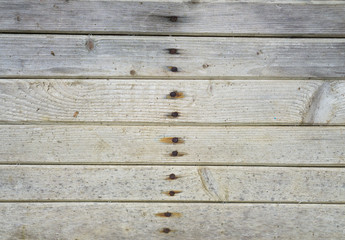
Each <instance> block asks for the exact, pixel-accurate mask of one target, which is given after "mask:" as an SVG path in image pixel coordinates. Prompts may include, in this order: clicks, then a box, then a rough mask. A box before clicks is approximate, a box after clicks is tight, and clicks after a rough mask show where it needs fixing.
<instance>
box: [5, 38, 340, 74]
mask: <svg viewBox="0 0 345 240" xmlns="http://www.w3.org/2000/svg"><path fill="white" fill-rule="evenodd" d="M0 49H1V51H0V77H6V78H7V77H43V78H44V77H65V78H67V77H101V78H107V77H113V78H116V77H137V78H143V77H144V78H152V77H172V78H182V77H189V78H198V77H204V78H207V79H210V78H236V77H249V78H250V77H261V78H265V77H268V78H277V77H278V78H281V77H283V78H295V77H301V78H308V77H311V78H323V79H324V78H343V77H345V60H344V59H345V39H309V38H304V39H303V38H298V39H289V38H222V37H218V38H211V37H203V38H197V37H150V36H146V37H135V36H91V37H90V36H83V35H80V36H76V35H70V36H68V35H28V34H24V35H21V34H15V35H11V34H9V35H7V34H4V35H1V37H0ZM171 49H172V50H171ZM175 49H176V50H175Z"/></svg>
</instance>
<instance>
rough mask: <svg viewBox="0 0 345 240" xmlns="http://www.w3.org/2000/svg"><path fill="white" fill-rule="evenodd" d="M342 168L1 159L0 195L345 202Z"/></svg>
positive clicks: (64, 198)
mask: <svg viewBox="0 0 345 240" xmlns="http://www.w3.org/2000/svg"><path fill="white" fill-rule="evenodd" d="M344 184H345V169H344V168H296V167H290V168H289V167H229V166H222V167H210V166H208V167H192V166H73V165H72V166H71V165H70V166H35V165H21V166H16V165H1V166H0V200H1V201H16V200H23V201H34V200H38V201H45V200H49V201H98V200H102V201H164V200H167V201H181V200H182V201H219V202H272V203H273V202H294V203H299V202H315V203H323V202H328V203H345V188H344Z"/></svg>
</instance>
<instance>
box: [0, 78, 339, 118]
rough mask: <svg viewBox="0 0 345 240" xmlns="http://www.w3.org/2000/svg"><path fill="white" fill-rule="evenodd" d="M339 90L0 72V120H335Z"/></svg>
mask: <svg viewBox="0 0 345 240" xmlns="http://www.w3.org/2000/svg"><path fill="white" fill-rule="evenodd" d="M173 92H176V96H175V95H173V96H175V97H170V94H171V93H173ZM344 94H345V81H318V80H314V81H307V80H291V81H284V80H277V81H270V80H261V81H256V80H237V81H235V80H233V81H230V80H219V81H218V80H217V81H215V80H213V81H205V80H194V81H186V80H169V81H163V80H144V81H143V80H62V79H58V80H15V79H8V80H5V79H3V80H0V103H1V104H0V121H1V122H12V123H13V122H35V123H38V122H50V123H54V122H77V123H85V122H106V123H121V122H122V123H124V122H126V123H137V124H139V123H146V124H147V123H165V124H192V123H198V124H227V125H233V124H253V125H256V124H266V125H267V124H270V125H282V124H284V125H299V124H317V125H323V124H324V125H325V124H328V125H342V124H344V123H345V98H344ZM174 114H175V115H174Z"/></svg>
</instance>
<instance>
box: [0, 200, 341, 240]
mask: <svg viewBox="0 0 345 240" xmlns="http://www.w3.org/2000/svg"><path fill="white" fill-rule="evenodd" d="M167 212H168V213H171V216H170V217H164V213H167ZM0 213H1V216H2V217H1V218H0V224H1V228H0V237H1V238H2V239H9V240H12V239H13V240H14V239H15V240H16V239H30V240H31V239H32V240H33V239H83V240H89V239H90V240H93V239H100V240H102V239H105V240H107V239H186V240H191V239H210V240H213V239H219V240H229V239H230V240H238V239H248V240H257V239H306V240H315V239H320V240H321V239H333V240H341V239H343V237H344V229H345V218H344V215H345V208H344V205H319V204H312V205H309V204H301V205H295V204H293V205H292V204H207V205H206V204H185V203H154V204H148V203H1V204H0ZM161 215H163V217H161ZM57 219H58V220H59V221H58V222H57V221H56V220H57ZM164 229H165V232H167V233H165V232H164ZM169 230H170V231H169Z"/></svg>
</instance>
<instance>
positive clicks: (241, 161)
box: [0, 125, 345, 166]
mask: <svg viewBox="0 0 345 240" xmlns="http://www.w3.org/2000/svg"><path fill="white" fill-rule="evenodd" d="M167 137H179V138H180V139H182V140H183V143H182V144H173V143H164V142H161V140H162V139H164V138H167ZM174 151H177V152H178V153H177V156H174V155H173V152H174ZM0 162H1V163H24V164H25V163H35V164H186V165H194V164H203V165H205V164H211V165H217V164H223V165H249V164H254V165H281V166H291V165H295V166H296V165H299V166H301V165H318V166H319V165H327V166H329V165H333V166H345V128H344V127H222V126H219V127H215V126H213V127H208V126H201V127H193V126H188V127H169V126H161V127H160V126H78V125H72V126H45V125H40V126H37V125H31V126H9V125H2V126H0Z"/></svg>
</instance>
